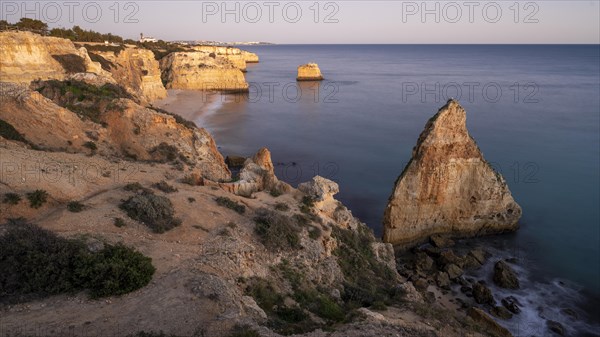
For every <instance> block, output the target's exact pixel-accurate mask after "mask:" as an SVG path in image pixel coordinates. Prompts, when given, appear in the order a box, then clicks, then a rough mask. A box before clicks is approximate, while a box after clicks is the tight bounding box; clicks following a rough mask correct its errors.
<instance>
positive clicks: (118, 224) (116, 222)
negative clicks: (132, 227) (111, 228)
mask: <svg viewBox="0 0 600 337" xmlns="http://www.w3.org/2000/svg"><path fill="white" fill-rule="evenodd" d="M114 225H115V226H116V227H119V228H121V227H125V225H126V223H125V220H123V218H115V220H114Z"/></svg>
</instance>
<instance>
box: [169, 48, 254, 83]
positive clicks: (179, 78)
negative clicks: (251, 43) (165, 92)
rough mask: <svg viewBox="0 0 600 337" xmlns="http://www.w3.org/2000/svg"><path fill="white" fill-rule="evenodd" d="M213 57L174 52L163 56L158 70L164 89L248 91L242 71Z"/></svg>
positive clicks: (204, 54) (194, 53) (219, 58)
mask: <svg viewBox="0 0 600 337" xmlns="http://www.w3.org/2000/svg"><path fill="white" fill-rule="evenodd" d="M213 56H214V57H211V56H209V55H208V54H207V53H205V52H177V53H171V54H169V55H167V56H165V57H164V58H163V59H162V60H161V61H160V68H161V71H162V80H163V82H164V83H165V86H166V88H167V89H190V90H220V91H228V92H246V91H248V83H247V82H246V79H245V77H244V74H243V73H242V71H241V70H240V69H239V68H238V67H236V66H235V65H234V64H233V63H232V62H231V61H229V60H228V59H227V58H224V57H220V56H215V55H213Z"/></svg>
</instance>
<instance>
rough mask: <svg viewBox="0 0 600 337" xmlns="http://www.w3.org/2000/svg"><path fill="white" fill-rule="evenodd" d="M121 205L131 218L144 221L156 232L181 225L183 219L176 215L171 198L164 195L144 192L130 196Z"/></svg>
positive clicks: (162, 231)
mask: <svg viewBox="0 0 600 337" xmlns="http://www.w3.org/2000/svg"><path fill="white" fill-rule="evenodd" d="M120 207H121V209H123V210H124V211H125V212H127V215H128V216H129V217H130V218H132V219H134V220H137V221H140V222H142V223H144V224H145V225H146V226H148V227H150V229H152V231H153V232H155V233H164V232H166V231H168V230H170V229H173V228H175V227H177V226H179V225H181V220H180V219H176V218H175V217H174V215H175V209H174V208H173V204H172V203H171V200H169V199H168V198H166V197H163V196H158V195H154V194H151V193H147V192H144V193H142V194H138V195H134V196H132V197H129V199H127V200H125V201H124V202H123V203H122V204H121V206H120Z"/></svg>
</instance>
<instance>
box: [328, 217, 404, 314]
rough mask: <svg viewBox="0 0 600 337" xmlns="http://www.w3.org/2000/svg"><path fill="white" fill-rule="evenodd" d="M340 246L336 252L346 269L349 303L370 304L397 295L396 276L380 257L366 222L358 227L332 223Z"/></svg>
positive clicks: (341, 264)
mask: <svg viewBox="0 0 600 337" xmlns="http://www.w3.org/2000/svg"><path fill="white" fill-rule="evenodd" d="M332 236H333V237H334V238H335V239H337V241H338V246H337V248H336V250H335V251H334V254H335V255H337V256H338V264H339V266H340V268H341V269H342V272H343V273H344V279H345V284H344V293H343V294H342V298H343V299H344V301H345V302H346V303H347V305H349V306H350V307H353V306H371V305H373V303H375V302H377V301H389V300H392V299H394V298H393V297H394V294H392V292H391V291H390V289H394V285H395V278H394V274H393V271H392V270H390V269H389V267H388V266H386V265H385V264H383V263H382V262H380V261H379V260H377V258H376V256H375V253H374V252H373V249H372V248H371V243H372V242H374V240H375V239H374V236H373V234H372V232H371V231H370V229H369V228H367V227H366V226H364V225H361V226H359V227H358V228H357V229H356V230H350V229H344V228H340V227H338V226H333V227H332Z"/></svg>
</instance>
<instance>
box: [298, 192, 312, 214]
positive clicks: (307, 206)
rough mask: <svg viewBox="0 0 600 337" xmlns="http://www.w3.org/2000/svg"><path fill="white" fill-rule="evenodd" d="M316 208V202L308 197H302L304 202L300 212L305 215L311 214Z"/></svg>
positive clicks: (301, 204)
mask: <svg viewBox="0 0 600 337" xmlns="http://www.w3.org/2000/svg"><path fill="white" fill-rule="evenodd" d="M314 206H315V200H314V199H313V198H311V197H309V196H308V195H305V196H304V197H302V202H301V203H300V212H302V213H305V214H311V213H312V209H313V207H314Z"/></svg>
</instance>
